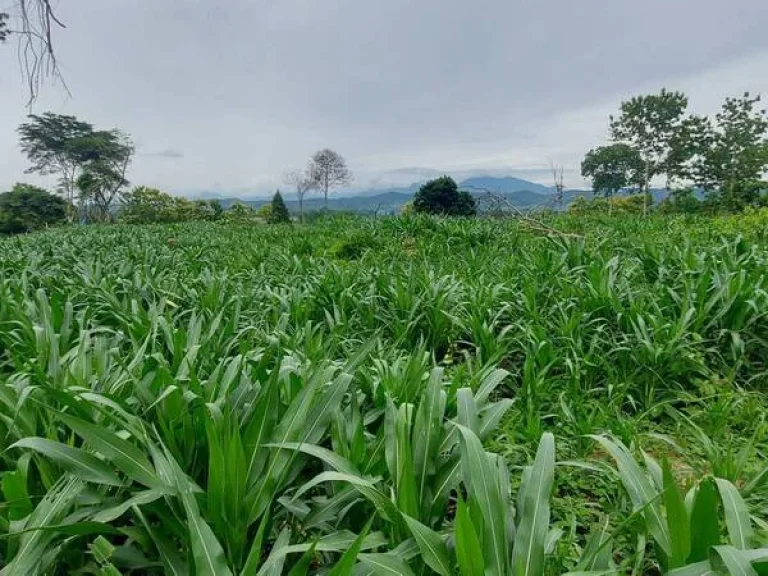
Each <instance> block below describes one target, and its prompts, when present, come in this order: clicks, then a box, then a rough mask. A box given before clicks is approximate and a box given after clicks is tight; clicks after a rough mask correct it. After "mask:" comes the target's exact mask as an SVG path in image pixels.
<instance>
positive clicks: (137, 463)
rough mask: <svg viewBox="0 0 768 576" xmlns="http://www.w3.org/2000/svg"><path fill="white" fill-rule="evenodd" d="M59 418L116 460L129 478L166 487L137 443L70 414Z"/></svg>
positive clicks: (105, 454)
mask: <svg viewBox="0 0 768 576" xmlns="http://www.w3.org/2000/svg"><path fill="white" fill-rule="evenodd" d="M58 418H59V419H61V420H62V422H64V423H65V424H66V425H67V426H69V427H70V428H71V429H72V430H74V431H75V433H76V434H77V435H78V436H80V437H81V438H82V439H83V440H85V441H86V442H87V443H88V444H89V445H90V446H91V447H92V448H93V449H94V450H96V451H97V452H100V453H101V454H102V455H103V456H104V457H105V458H108V459H110V460H111V461H112V462H114V463H115V466H117V467H118V468H119V469H120V470H121V471H122V472H123V473H124V474H125V475H126V476H128V477H129V478H132V479H134V480H135V481H136V482H139V483H141V484H143V485H144V486H146V487H148V488H157V489H162V488H163V487H164V484H163V482H162V481H161V480H160V478H159V477H158V475H157V472H155V469H154V468H153V467H152V464H150V463H149V460H148V459H147V457H146V456H145V455H144V453H143V452H141V450H139V449H138V448H137V447H136V445H135V444H132V443H131V442H128V441H127V440H123V439H122V438H120V437H119V436H117V435H116V434H115V433H113V432H110V431H109V430H107V429H106V428H103V427H101V426H96V425H95V424H91V423H89V422H85V421H84V420H80V419H78V418H73V417H72V416H69V415H68V414H59V415H58Z"/></svg>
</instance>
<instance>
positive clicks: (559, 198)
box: [551, 162, 565, 208]
mask: <svg viewBox="0 0 768 576" xmlns="http://www.w3.org/2000/svg"><path fill="white" fill-rule="evenodd" d="M551 168H552V178H553V180H554V182H555V204H557V206H558V207H560V208H562V206H563V193H564V192H565V184H564V183H563V167H562V166H557V165H556V164H555V163H554V162H553V163H552V165H551Z"/></svg>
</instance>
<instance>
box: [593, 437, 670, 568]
mask: <svg viewBox="0 0 768 576" xmlns="http://www.w3.org/2000/svg"><path fill="white" fill-rule="evenodd" d="M590 437H591V438H593V439H594V440H596V441H597V442H598V443H600V444H601V445H602V446H603V448H604V449H605V450H606V452H608V453H609V454H610V455H611V456H612V457H613V459H614V460H615V461H616V465H617V467H618V469H619V478H620V479H621V483H622V484H623V485H624V489H625V490H626V491H627V493H628V494H629V497H630V500H632V505H633V507H634V508H635V509H636V510H637V509H641V508H642V509H643V515H644V516H645V519H646V521H647V523H648V528H649V530H650V532H651V534H652V535H653V538H654V540H655V541H656V544H657V545H658V546H659V547H660V549H661V551H662V552H664V554H665V555H666V556H669V555H670V553H671V544H670V541H669V532H668V531H667V524H666V522H665V521H664V518H663V517H662V515H661V510H660V509H659V506H658V503H657V502H656V501H655V500H656V497H657V496H658V493H657V492H656V490H654V488H653V485H652V484H651V482H650V481H649V480H648V477H647V476H646V475H645V474H644V473H643V472H642V470H641V469H640V467H639V466H638V465H637V463H636V462H635V460H634V458H633V457H632V455H631V454H630V453H629V450H627V448H626V447H625V446H624V445H623V444H622V443H621V442H614V441H612V440H609V439H608V438H606V437H605V436H594V435H593V436H590Z"/></svg>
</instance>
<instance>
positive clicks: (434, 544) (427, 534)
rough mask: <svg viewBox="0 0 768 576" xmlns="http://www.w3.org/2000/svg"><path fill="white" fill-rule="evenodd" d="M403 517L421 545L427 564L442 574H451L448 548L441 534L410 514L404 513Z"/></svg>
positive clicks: (447, 575) (444, 575)
mask: <svg viewBox="0 0 768 576" xmlns="http://www.w3.org/2000/svg"><path fill="white" fill-rule="evenodd" d="M403 518H405V523H406V524H408V528H409V529H410V530H411V534H413V537H414V539H415V540H416V543H417V544H418V545H419V550H421V556H422V558H423V559H424V562H425V563H426V564H427V566H429V567H430V568H432V570H434V571H435V572H437V573H438V574H442V576H451V561H450V558H449V556H448V548H447V547H446V545H445V542H444V541H443V539H442V538H441V537H440V535H439V534H437V533H436V532H433V531H432V530H431V529H430V528H428V527H427V526H424V524H422V523H421V522H419V521H418V520H416V519H414V518H411V517H410V516H407V515H403Z"/></svg>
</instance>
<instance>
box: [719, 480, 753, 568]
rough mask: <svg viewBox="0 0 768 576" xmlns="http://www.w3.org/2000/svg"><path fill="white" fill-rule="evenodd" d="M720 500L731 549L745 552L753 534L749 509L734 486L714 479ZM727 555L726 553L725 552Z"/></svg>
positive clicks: (726, 481)
mask: <svg viewBox="0 0 768 576" xmlns="http://www.w3.org/2000/svg"><path fill="white" fill-rule="evenodd" d="M715 482H716V483H717V489H718V490H719V491H720V499H721V501H722V502H723V509H724V510H725V525H726V527H727V528H728V536H729V537H730V541H731V542H730V543H731V545H732V546H733V547H735V548H738V549H740V550H746V549H747V548H749V547H750V546H751V541H752V537H753V535H754V532H753V530H752V522H751V520H750V518H749V509H748V508H747V504H746V502H744V499H743V498H742V497H741V495H740V494H739V491H738V490H737V489H736V486H734V485H733V484H731V483H730V482H729V481H728V480H725V479H723V478H715ZM726 554H728V551H726Z"/></svg>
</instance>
